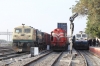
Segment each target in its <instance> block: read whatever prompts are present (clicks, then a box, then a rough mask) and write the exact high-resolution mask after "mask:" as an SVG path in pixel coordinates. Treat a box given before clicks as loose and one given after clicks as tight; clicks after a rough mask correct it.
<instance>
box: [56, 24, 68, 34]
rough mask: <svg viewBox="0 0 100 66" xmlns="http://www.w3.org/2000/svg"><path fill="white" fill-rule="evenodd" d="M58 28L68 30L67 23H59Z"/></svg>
mask: <svg viewBox="0 0 100 66" xmlns="http://www.w3.org/2000/svg"><path fill="white" fill-rule="evenodd" d="M57 28H61V29H63V30H65V31H66V32H67V23H58V24H57Z"/></svg>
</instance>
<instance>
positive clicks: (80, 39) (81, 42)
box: [73, 31, 89, 50]
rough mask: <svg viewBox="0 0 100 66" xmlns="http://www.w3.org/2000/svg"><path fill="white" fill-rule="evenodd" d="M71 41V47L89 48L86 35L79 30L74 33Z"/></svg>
mask: <svg viewBox="0 0 100 66" xmlns="http://www.w3.org/2000/svg"><path fill="white" fill-rule="evenodd" d="M73 41H74V42H73V43H74V44H73V47H74V48H75V49H87V50H88V49H89V44H88V37H87V34H86V33H84V32H83V31H80V32H79V33H78V34H76V35H75V36H74V40H73Z"/></svg>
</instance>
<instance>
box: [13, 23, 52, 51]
mask: <svg viewBox="0 0 100 66" xmlns="http://www.w3.org/2000/svg"><path fill="white" fill-rule="evenodd" d="M48 39H50V34H48V33H45V32H41V31H40V30H38V29H35V28H33V27H31V26H26V25H25V24H22V25H21V26H18V27H15V28H14V30H13V44H12V47H13V50H14V51H15V52H27V51H30V48H31V47H39V50H42V49H46V45H47V44H48V45H50V40H48Z"/></svg>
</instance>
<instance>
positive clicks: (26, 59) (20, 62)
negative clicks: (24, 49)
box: [9, 52, 48, 66]
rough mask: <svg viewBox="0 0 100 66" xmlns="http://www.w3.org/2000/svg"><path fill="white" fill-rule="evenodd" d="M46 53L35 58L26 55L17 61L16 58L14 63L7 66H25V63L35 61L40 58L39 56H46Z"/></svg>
mask: <svg viewBox="0 0 100 66" xmlns="http://www.w3.org/2000/svg"><path fill="white" fill-rule="evenodd" d="M47 53H48V52H45V53H43V54H40V55H38V56H35V57H31V55H30V54H28V55H26V56H23V57H19V59H18V58H16V59H15V60H16V61H15V62H13V63H11V64H10V65H9V66H23V65H25V64H27V63H29V62H31V61H33V60H35V59H37V58H39V57H41V56H43V55H45V54H47Z"/></svg>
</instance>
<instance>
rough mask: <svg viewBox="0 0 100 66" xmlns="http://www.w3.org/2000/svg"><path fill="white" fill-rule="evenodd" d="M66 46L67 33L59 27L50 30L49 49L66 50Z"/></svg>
mask: <svg viewBox="0 0 100 66" xmlns="http://www.w3.org/2000/svg"><path fill="white" fill-rule="evenodd" d="M67 47H68V41H67V34H66V32H65V30H63V29H61V28H57V29H54V30H53V31H52V32H51V49H52V50H66V49H67Z"/></svg>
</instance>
